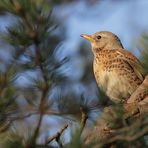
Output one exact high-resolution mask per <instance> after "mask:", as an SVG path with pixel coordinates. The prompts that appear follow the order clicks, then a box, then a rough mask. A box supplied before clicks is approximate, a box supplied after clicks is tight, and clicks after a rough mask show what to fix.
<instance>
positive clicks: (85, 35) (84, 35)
mask: <svg viewBox="0 0 148 148" xmlns="http://www.w3.org/2000/svg"><path fill="white" fill-rule="evenodd" d="M81 37H83V38H85V39H86V40H88V41H92V40H93V38H92V36H91V35H87V34H81Z"/></svg>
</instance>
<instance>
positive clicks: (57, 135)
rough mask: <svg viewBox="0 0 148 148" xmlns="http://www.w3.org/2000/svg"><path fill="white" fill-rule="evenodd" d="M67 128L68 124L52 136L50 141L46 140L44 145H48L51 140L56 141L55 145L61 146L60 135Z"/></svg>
mask: <svg viewBox="0 0 148 148" xmlns="http://www.w3.org/2000/svg"><path fill="white" fill-rule="evenodd" d="M67 128H68V124H66V125H65V126H64V127H63V128H62V129H61V130H60V131H59V132H57V133H56V134H55V135H54V136H52V137H51V138H50V139H48V140H47V142H46V145H47V144H49V143H50V142H52V141H53V140H56V141H57V143H58V144H59V145H60V146H62V144H61V142H60V136H61V135H62V133H63V132H64V130H65V129H67Z"/></svg>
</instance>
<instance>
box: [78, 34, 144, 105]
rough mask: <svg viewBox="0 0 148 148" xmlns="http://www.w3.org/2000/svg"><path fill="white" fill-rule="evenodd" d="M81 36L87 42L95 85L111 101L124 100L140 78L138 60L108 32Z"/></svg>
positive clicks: (140, 80)
mask: <svg viewBox="0 0 148 148" xmlns="http://www.w3.org/2000/svg"><path fill="white" fill-rule="evenodd" d="M81 36H82V37H83V38H85V39H87V40H88V41H90V42H91V46H92V52H93V54H94V61H93V70H94V75H95V78H96V81H97V84H98V86H99V87H100V88H101V89H102V90H103V91H104V92H105V93H106V95H107V96H108V97H109V98H110V99H111V100H112V101H113V102H116V103H122V102H125V101H126V100H127V99H128V98H129V97H130V96H131V94H132V93H133V92H134V91H135V90H136V88H137V87H138V86H139V85H140V84H141V83H142V82H143V80H144V76H143V70H142V66H141V64H140V62H139V60H138V59H137V58H136V57H135V56H134V55H133V54H132V53H130V52H129V51H127V50H126V49H124V47H123V45H122V43H121V41H120V39H119V38H118V37H117V36H116V35H115V34H113V33H111V32H108V31H101V32H97V33H95V34H93V35H86V34H82V35H81Z"/></svg>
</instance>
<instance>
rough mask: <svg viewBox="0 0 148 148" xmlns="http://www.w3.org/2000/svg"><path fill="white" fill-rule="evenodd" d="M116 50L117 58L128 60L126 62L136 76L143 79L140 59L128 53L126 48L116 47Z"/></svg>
mask: <svg viewBox="0 0 148 148" xmlns="http://www.w3.org/2000/svg"><path fill="white" fill-rule="evenodd" d="M116 51H117V53H118V55H119V58H122V59H123V60H125V61H126V62H128V64H129V65H130V66H131V67H132V68H133V70H134V71H135V74H136V75H137V77H138V78H139V79H140V80H141V81H143V79H144V72H143V68H142V65H141V63H140V61H139V60H138V59H137V58H136V57H135V56H134V55H133V54H132V53H130V52H129V51H127V50H124V49H118V50H116Z"/></svg>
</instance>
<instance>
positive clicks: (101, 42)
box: [81, 31, 123, 50]
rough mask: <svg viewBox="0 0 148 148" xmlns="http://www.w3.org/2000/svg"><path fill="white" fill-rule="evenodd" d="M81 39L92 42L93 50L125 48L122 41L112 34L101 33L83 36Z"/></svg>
mask: <svg viewBox="0 0 148 148" xmlns="http://www.w3.org/2000/svg"><path fill="white" fill-rule="evenodd" d="M81 37H83V38H85V39H86V40H88V41H90V42H91V45H92V48H93V50H96V49H99V50H102V49H117V48H123V46H122V44H121V42H120V39H119V38H118V37H117V36H116V35H115V34H113V33H112V32H108V31H101V32H97V33H95V34H93V35H87V34H82V35H81Z"/></svg>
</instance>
